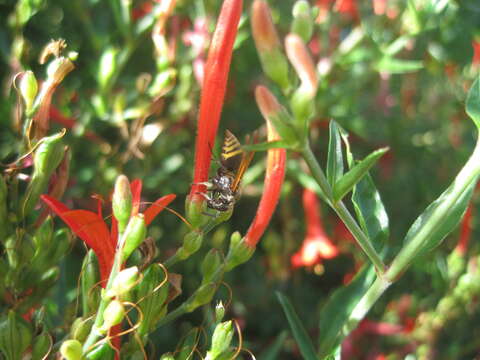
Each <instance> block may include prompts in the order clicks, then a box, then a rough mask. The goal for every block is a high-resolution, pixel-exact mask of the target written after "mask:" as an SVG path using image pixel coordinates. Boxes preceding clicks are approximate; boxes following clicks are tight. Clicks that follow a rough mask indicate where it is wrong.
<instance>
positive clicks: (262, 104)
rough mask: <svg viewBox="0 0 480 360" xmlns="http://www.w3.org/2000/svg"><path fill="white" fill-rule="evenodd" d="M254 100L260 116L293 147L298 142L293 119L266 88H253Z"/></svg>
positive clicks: (260, 86)
mask: <svg viewBox="0 0 480 360" xmlns="http://www.w3.org/2000/svg"><path fill="white" fill-rule="evenodd" d="M255 100H256V101H257V105H258V108H259V109H260V112H261V113H262V116H263V117H264V119H265V120H267V121H269V122H270V123H271V124H272V125H273V127H274V128H275V130H276V131H277V132H278V134H279V135H280V138H281V139H282V140H283V141H285V142H286V143H288V144H289V145H290V146H291V147H295V146H296V145H297V144H298V142H299V140H298V136H297V134H296V130H295V128H294V127H293V119H292V117H291V115H290V114H289V113H288V111H287V110H286V109H285V108H284V107H283V106H282V105H280V103H279V102H278V100H277V98H276V97H275V96H274V95H273V94H272V93H271V92H270V90H268V88H267V87H265V86H262V85H259V86H257V87H256V88H255Z"/></svg>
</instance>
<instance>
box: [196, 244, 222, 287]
mask: <svg viewBox="0 0 480 360" xmlns="http://www.w3.org/2000/svg"><path fill="white" fill-rule="evenodd" d="M221 266H222V257H221V256H220V254H219V252H218V250H217V249H211V250H210V251H209V252H208V254H207V255H206V256H205V258H204V259H203V262H202V267H201V272H202V276H203V278H202V284H206V283H208V282H211V281H213V280H214V279H213V278H214V276H215V274H216V273H217V272H218V270H220V267H221Z"/></svg>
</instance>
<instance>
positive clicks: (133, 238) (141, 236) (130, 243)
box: [122, 214, 147, 263]
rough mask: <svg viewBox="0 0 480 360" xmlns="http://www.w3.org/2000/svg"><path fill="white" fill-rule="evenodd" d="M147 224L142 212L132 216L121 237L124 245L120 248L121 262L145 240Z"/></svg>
mask: <svg viewBox="0 0 480 360" xmlns="http://www.w3.org/2000/svg"><path fill="white" fill-rule="evenodd" d="M146 234H147V225H146V224H145V219H144V217H143V214H137V215H135V216H133V217H132V218H131V219H130V221H129V222H128V225H127V227H126V229H125V232H124V234H123V237H124V239H125V245H124V246H123V248H122V263H123V262H125V261H126V260H127V259H128V257H129V256H130V255H131V254H132V252H133V251H134V250H135V249H136V248H137V247H139V246H140V244H141V243H142V242H143V240H145V236H146Z"/></svg>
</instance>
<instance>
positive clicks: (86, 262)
mask: <svg viewBox="0 0 480 360" xmlns="http://www.w3.org/2000/svg"><path fill="white" fill-rule="evenodd" d="M99 281H100V273H99V271H98V261H97V257H96V255H95V253H94V252H93V250H91V249H90V250H89V251H88V253H87V256H85V258H84V259H83V264H82V277H81V279H80V285H81V290H82V313H83V316H90V315H91V314H93V313H94V312H95V311H96V309H97V308H98V305H99V303H100V291H101V290H100V285H99V284H98V282H99Z"/></svg>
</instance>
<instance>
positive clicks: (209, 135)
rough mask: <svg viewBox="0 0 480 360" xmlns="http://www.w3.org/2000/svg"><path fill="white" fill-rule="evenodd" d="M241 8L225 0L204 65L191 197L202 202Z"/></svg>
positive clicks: (238, 3) (232, 0)
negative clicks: (203, 183) (204, 183)
mask: <svg viewBox="0 0 480 360" xmlns="http://www.w3.org/2000/svg"><path fill="white" fill-rule="evenodd" d="M241 12H242V0H225V1H224V2H223V5H222V10H221V12H220V16H219V18H218V22H217V27H216V29H215V32H214V34H213V38H212V44H211V46H210V50H209V52H208V58H207V64H206V65H205V77H204V84H203V89H202V95H201V99H200V110H199V114H198V132H197V139H196V143H195V169H194V175H193V185H192V188H191V190H190V195H189V197H190V200H191V201H193V202H194V203H202V202H203V201H204V197H203V196H201V195H199V193H202V192H205V190H206V188H205V186H204V185H200V184H199V183H202V182H205V181H207V180H208V171H209V169H210V161H211V157H212V147H213V144H214V143H215V135H216V133H217V129H218V123H219V120H220V113H221V111H222V106H223V100H224V97H225V90H226V86H227V79H228V72H229V69H230V61H231V58H232V49H233V43H234V41H235V37H236V35H237V27H238V22H239V21H240V15H241Z"/></svg>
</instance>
